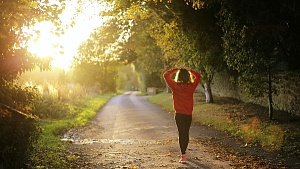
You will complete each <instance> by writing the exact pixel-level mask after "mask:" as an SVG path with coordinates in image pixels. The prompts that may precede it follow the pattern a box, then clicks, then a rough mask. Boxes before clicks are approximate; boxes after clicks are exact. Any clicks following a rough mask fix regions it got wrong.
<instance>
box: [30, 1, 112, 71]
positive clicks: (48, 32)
mask: <svg viewBox="0 0 300 169" xmlns="http://www.w3.org/2000/svg"><path fill="white" fill-rule="evenodd" d="M87 2H88V4H86V3H82V4H78V3H77V1H74V0H71V1H68V2H67V3H66V8H65V10H64V12H63V13H62V14H61V15H60V19H61V21H62V25H69V24H70V23H72V22H74V23H75V24H74V25H73V26H71V27H68V29H65V30H64V34H62V35H60V36H59V35H56V34H55V33H54V31H53V30H55V28H56V27H55V25H54V24H53V23H51V22H49V21H44V22H39V23H37V24H35V25H34V26H33V27H31V31H33V30H36V31H39V34H34V36H32V37H31V39H30V41H29V43H28V44H27V46H28V48H27V49H28V51H29V52H30V53H32V54H34V55H37V56H38V57H49V56H50V57H52V58H53V59H54V60H53V61H52V63H51V66H52V67H59V68H62V69H65V70H68V69H69V68H70V66H71V64H72V61H73V57H74V56H75V55H76V53H77V48H78V46H79V45H80V44H81V43H82V42H83V41H84V40H86V39H88V38H89V35H90V33H91V32H92V31H93V30H94V29H95V28H97V27H100V26H101V25H102V24H103V23H104V22H105V21H106V20H107V18H105V17H103V16H100V15H99V13H100V12H101V11H103V10H105V9H107V5H105V4H103V3H99V2H97V1H96V2H94V1H88V0H87ZM83 5H84V6H83ZM79 8H80V9H81V10H80V12H79V13H78V10H77V9H79ZM75 15H76V17H75V19H74V16H75Z"/></svg>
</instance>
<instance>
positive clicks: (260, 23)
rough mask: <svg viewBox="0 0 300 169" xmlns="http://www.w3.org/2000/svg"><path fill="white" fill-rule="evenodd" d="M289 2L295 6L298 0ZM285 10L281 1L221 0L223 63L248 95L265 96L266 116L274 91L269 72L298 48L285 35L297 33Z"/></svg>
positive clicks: (271, 116)
mask: <svg viewBox="0 0 300 169" xmlns="http://www.w3.org/2000/svg"><path fill="white" fill-rule="evenodd" d="M291 2H293V3H294V5H295V7H296V8H297V9H299V5H296V4H297V2H298V1H297V2H296V1H291ZM289 10H290V7H289V6H288V4H287V2H284V1H279V0H278V1H272V2H266V1H248V0H243V1H239V2H235V1H226V2H225V1H224V2H223V4H222V10H221V12H220V25H221V26H222V29H223V33H224V35H223V41H224V44H223V46H224V50H225V60H226V62H227V65H228V66H229V67H230V68H231V69H233V70H235V71H237V72H238V73H239V82H240V84H242V85H243V87H244V88H245V90H246V91H247V92H248V93H249V95H250V96H253V97H261V96H264V95H267V96H268V99H269V118H270V119H272V118H273V101H272V94H273V93H274V92H275V90H274V88H273V86H272V77H273V72H274V71H276V70H279V64H282V63H289V60H294V59H291V58H296V57H297V56H296V55H295V53H294V52H295V51H299V49H295V45H296V44H299V40H298V39H297V38H294V37H291V36H290V35H289V34H299V30H298V32H295V31H294V29H295V27H293V26H295V25H299V21H298V24H295V22H296V21H290V19H287V17H286V16H285V14H284V13H286V12H287V13H288V14H290V13H291V12H289ZM294 12H295V11H294ZM298 14H299V12H297V15H298ZM295 16H296V15H294V16H293V18H294V19H295V18H297V17H295ZM298 17H299V16H298ZM289 23H293V25H289ZM293 39H294V40H295V39H296V40H295V41H293ZM292 55H294V56H292ZM298 60H299V59H298ZM298 62H299V61H298Z"/></svg>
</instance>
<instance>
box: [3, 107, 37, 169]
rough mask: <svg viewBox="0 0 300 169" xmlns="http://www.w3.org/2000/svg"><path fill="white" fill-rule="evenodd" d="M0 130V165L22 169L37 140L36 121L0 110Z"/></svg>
mask: <svg viewBox="0 0 300 169" xmlns="http://www.w3.org/2000/svg"><path fill="white" fill-rule="evenodd" d="M0 129H1V130H0V137H1V139H0V154H1V155H0V164H2V165H3V167H4V168H22V167H23V164H25V163H26V162H27V160H28V156H29V154H30V152H31V151H32V149H33V147H32V146H33V145H34V144H35V143H36V140H37V135H38V132H39V127H38V125H37V122H36V120H35V119H31V118H27V117H26V116H24V115H21V114H18V113H16V112H14V111H10V110H7V109H2V108H0Z"/></svg>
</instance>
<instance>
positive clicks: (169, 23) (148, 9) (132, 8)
mask: <svg viewBox="0 0 300 169" xmlns="http://www.w3.org/2000/svg"><path fill="white" fill-rule="evenodd" d="M199 2H200V1H199ZM195 3H196V2H195ZM122 5H124V6H125V7H126V8H122V7H123V6H121V7H119V8H117V9H118V10H119V9H121V10H123V11H124V13H125V14H126V16H127V17H128V18H130V19H132V20H133V21H134V23H135V24H137V25H138V24H141V23H144V25H147V26H146V27H145V30H146V32H147V33H148V34H149V35H150V36H151V37H153V38H154V39H155V42H156V45H157V46H158V47H159V48H160V50H161V52H162V56H163V57H161V58H160V59H161V60H162V62H163V63H164V65H162V66H163V67H162V68H165V67H167V66H169V65H171V66H172V67H173V66H188V67H191V68H194V69H197V70H198V71H200V72H201V74H202V75H203V80H202V81H203V87H204V89H205V92H206V100H207V102H213V97H212V91H211V87H210V86H211V82H212V80H213V76H214V73H215V72H217V71H220V70H222V69H224V67H225V62H224V61H223V55H222V47H221V44H222V40H221V33H222V31H221V29H220V27H219V26H218V25H217V24H216V23H217V21H218V20H217V18H216V17H215V14H216V12H217V11H218V8H219V6H216V7H213V5H211V6H206V7H205V8H203V9H201V10H198V11H196V10H195V9H193V8H192V7H191V6H188V5H186V4H185V3H184V1H174V2H172V3H169V1H160V2H157V1H131V3H129V2H127V3H126V4H123V3H122ZM196 6H197V5H196V4H194V7H196Z"/></svg>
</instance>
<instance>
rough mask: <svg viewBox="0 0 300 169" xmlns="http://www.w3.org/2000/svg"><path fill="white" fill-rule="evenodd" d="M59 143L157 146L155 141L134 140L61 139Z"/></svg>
mask: <svg viewBox="0 0 300 169" xmlns="http://www.w3.org/2000/svg"><path fill="white" fill-rule="evenodd" d="M61 141H66V142H69V143H73V144H94V143H103V144H125V145H130V144H157V142H158V141H157V140H134V139H70V138H62V139H61Z"/></svg>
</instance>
